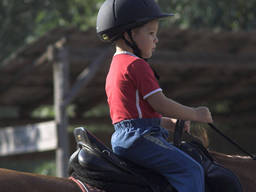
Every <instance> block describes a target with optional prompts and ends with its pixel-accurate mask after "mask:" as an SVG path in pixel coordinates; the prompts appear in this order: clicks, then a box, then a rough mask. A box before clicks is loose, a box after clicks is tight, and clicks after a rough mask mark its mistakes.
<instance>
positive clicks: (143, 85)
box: [128, 59, 162, 99]
mask: <svg viewBox="0 0 256 192" xmlns="http://www.w3.org/2000/svg"><path fill="white" fill-rule="evenodd" d="M128 71H129V73H130V75H131V78H132V80H133V81H134V84H135V85H136V87H137V89H138V90H139V93H140V94H141V95H142V97H143V99H147V98H148V97H149V96H150V95H152V94H154V93H156V92H159V91H162V89H161V88H160V86H159V84H158V81H157V80H156V77H155V75H154V72H153V70H152V69H151V67H150V65H149V64H148V63H147V62H146V61H144V60H142V59H137V60H135V61H134V62H133V63H132V64H131V65H130V66H129V69H128Z"/></svg>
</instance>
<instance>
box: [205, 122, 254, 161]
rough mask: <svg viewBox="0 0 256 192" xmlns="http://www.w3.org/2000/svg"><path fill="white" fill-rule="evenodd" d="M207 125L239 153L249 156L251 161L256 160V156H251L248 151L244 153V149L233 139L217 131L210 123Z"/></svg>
mask: <svg viewBox="0 0 256 192" xmlns="http://www.w3.org/2000/svg"><path fill="white" fill-rule="evenodd" d="M208 125H209V126H210V127H211V128H212V129H213V130H214V131H215V132H217V133H218V134H220V135H221V136H222V137H224V138H225V139H226V140H227V141H229V142H230V143H232V144H233V145H234V146H236V147H237V148H238V149H239V150H240V151H242V152H244V153H245V154H247V155H249V156H250V157H251V158H252V159H253V160H256V156H254V155H252V154H251V153H249V152H248V151H246V150H245V149H244V148H242V147H241V146H240V145H239V144H238V143H236V142H235V141H234V140H233V139H231V138H230V137H228V136H227V135H225V134H224V133H222V132H221V131H220V130H219V129H217V127H216V126H214V125H213V124H212V123H208Z"/></svg>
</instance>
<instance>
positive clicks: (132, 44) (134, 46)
mask: <svg viewBox="0 0 256 192" xmlns="http://www.w3.org/2000/svg"><path fill="white" fill-rule="evenodd" d="M126 32H127V34H128V35H129V38H130V40H131V42H130V41H128V40H127V39H126V38H125V36H124V35H123V36H122V39H123V40H124V42H125V43H126V45H128V46H129V47H130V48H132V50H133V53H134V54H135V55H136V56H138V57H140V58H141V59H144V60H145V61H148V58H143V57H142V56H141V50H140V49H139V47H138V46H137V44H136V42H135V41H134V39H133V37H132V32H131V29H129V30H127V31H126ZM150 67H151V69H152V70H153V72H154V75H155V77H156V79H157V80H159V79H160V76H159V75H158V74H157V72H156V70H155V69H154V68H153V66H152V65H150Z"/></svg>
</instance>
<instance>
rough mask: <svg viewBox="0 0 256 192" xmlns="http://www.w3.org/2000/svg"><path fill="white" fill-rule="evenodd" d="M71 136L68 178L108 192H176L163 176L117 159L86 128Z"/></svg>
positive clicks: (76, 131)
mask: <svg viewBox="0 0 256 192" xmlns="http://www.w3.org/2000/svg"><path fill="white" fill-rule="evenodd" d="M74 136H75V139H76V142H77V146H78V147H77V150H76V151H75V152H74V153H73V154H72V156H71V157H70V161H69V175H70V176H72V177H74V178H76V179H79V180H80V181H82V182H83V183H85V184H89V185H90V186H94V187H97V188H99V189H102V190H105V191H111V192H120V191H122V192H128V191H129V192H131V191H133V192H137V191H138V192H177V191H176V190H175V189H174V188H172V186H170V185H169V183H168V182H167V181H166V179H165V178H164V177H163V176H161V175H159V174H157V173H155V172H154V171H152V170H149V169H145V168H143V167H140V166H138V165H135V164H133V163H131V162H128V161H127V160H125V161H124V160H123V159H121V158H120V157H118V156H117V155H116V154H114V153H113V152H112V150H111V149H109V148H108V147H107V146H105V144H103V143H102V142H101V141H100V140H98V139H97V138H96V137H95V136H94V135H93V134H92V133H90V132H89V131H88V130H87V129H86V128H83V127H79V128H76V129H75V130H74Z"/></svg>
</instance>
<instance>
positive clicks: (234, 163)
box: [210, 151, 256, 192]
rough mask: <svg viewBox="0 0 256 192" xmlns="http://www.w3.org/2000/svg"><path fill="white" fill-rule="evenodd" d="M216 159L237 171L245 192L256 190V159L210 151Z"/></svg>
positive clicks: (234, 171)
mask: <svg viewBox="0 0 256 192" xmlns="http://www.w3.org/2000/svg"><path fill="white" fill-rule="evenodd" d="M210 154H211V155H212V157H213V158H214V160H215V161H216V162H217V163H219V164H221V165H223V166H224V167H226V168H228V169H230V170H231V171H233V173H235V174H236V175H237V176H238V178H239V180H240V182H241V184H242V187H243V191H244V192H255V191H256V161H255V160H253V159H252V158H251V157H249V156H239V155H227V154H223V153H218V152H215V151H210Z"/></svg>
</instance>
